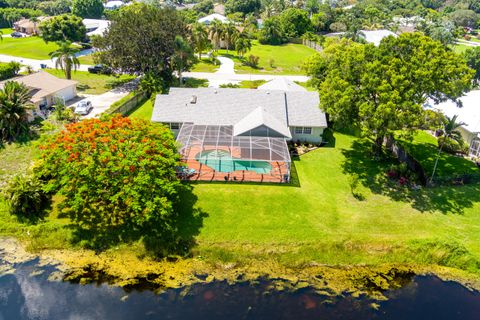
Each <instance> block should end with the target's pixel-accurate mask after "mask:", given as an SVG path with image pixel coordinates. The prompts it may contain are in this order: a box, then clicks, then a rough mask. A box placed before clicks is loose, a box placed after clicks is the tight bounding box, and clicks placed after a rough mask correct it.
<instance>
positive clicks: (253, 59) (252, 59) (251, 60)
mask: <svg viewBox="0 0 480 320" xmlns="http://www.w3.org/2000/svg"><path fill="white" fill-rule="evenodd" d="M259 62H260V57H258V56H254V55H253V54H251V55H249V56H248V57H247V60H246V61H245V64H246V65H247V66H250V67H252V68H255V69H256V68H258V63H259Z"/></svg>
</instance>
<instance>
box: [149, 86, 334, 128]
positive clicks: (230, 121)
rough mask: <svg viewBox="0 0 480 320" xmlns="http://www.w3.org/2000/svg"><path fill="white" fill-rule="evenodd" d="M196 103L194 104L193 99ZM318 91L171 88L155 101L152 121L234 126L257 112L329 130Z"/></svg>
mask: <svg viewBox="0 0 480 320" xmlns="http://www.w3.org/2000/svg"><path fill="white" fill-rule="evenodd" d="M193 96H195V97H196V103H191V101H192V100H194V99H192V97H193ZM319 105H320V100H319V97H318V93H317V92H299V91H287V92H285V91H280V90H272V91H267V90H256V89H235V88H219V89H215V88H193V89H192V88H171V89H170V92H169V94H159V95H157V97H156V100H155V107H154V109H153V115H152V121H154V122H180V123H186V122H191V123H194V124H196V125H232V126H233V125H235V124H237V123H238V122H240V121H241V120H242V119H244V118H245V117H246V116H247V115H249V114H250V113H251V112H252V111H254V110H255V109H257V108H259V107H261V108H263V110H264V112H267V113H268V114H269V115H270V116H272V117H274V118H275V119H277V120H278V121H280V122H281V123H282V124H284V125H286V126H308V127H323V128H326V127H327V121H326V117H325V113H323V112H322V111H321V110H320V108H319Z"/></svg>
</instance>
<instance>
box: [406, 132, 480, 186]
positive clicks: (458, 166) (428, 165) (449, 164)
mask: <svg viewBox="0 0 480 320" xmlns="http://www.w3.org/2000/svg"><path fill="white" fill-rule="evenodd" d="M401 143H402V144H403V145H404V146H405V148H406V150H407V152H409V153H410V154H411V155H412V156H413V157H414V158H415V159H416V160H417V161H418V162H420V164H421V165H422V167H423V169H424V170H425V173H426V174H427V176H429V177H430V176H431V175H432V172H433V167H434V165H435V159H436V157H437V154H438V143H437V139H436V138H435V137H434V136H432V135H431V134H429V133H427V132H425V131H418V132H417V133H416V134H415V136H414V138H413V140H412V141H405V140H401ZM470 173H476V174H480V170H479V169H478V168H477V166H476V165H475V164H474V163H473V162H472V161H469V160H467V159H464V158H462V157H457V156H454V155H451V154H448V153H445V152H442V154H441V156H440V159H439V161H438V167H437V171H436V175H437V176H439V177H448V176H453V175H457V174H470Z"/></svg>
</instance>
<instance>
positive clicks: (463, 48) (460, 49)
mask: <svg viewBox="0 0 480 320" xmlns="http://www.w3.org/2000/svg"><path fill="white" fill-rule="evenodd" d="M472 48H473V47H472V46H467V45H465V44H455V45H454V46H453V51H454V52H456V53H464V52H465V51H467V49H472Z"/></svg>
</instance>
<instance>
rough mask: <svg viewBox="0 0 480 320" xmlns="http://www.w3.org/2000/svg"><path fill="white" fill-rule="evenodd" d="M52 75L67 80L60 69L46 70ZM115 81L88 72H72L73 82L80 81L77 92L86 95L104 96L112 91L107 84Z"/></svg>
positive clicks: (111, 78) (105, 76)
mask: <svg viewBox="0 0 480 320" xmlns="http://www.w3.org/2000/svg"><path fill="white" fill-rule="evenodd" d="M45 71H47V72H48V73H50V74H53V75H54V76H56V77H59V78H65V74H64V73H63V71H62V70H60V69H46V70H45ZM113 79H115V77H114V76H107V75H104V74H92V73H89V72H86V71H74V72H72V80H76V81H78V85H77V90H78V92H80V93H86V94H102V93H105V92H107V91H109V90H111V89H109V88H107V83H108V81H110V80H113Z"/></svg>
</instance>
